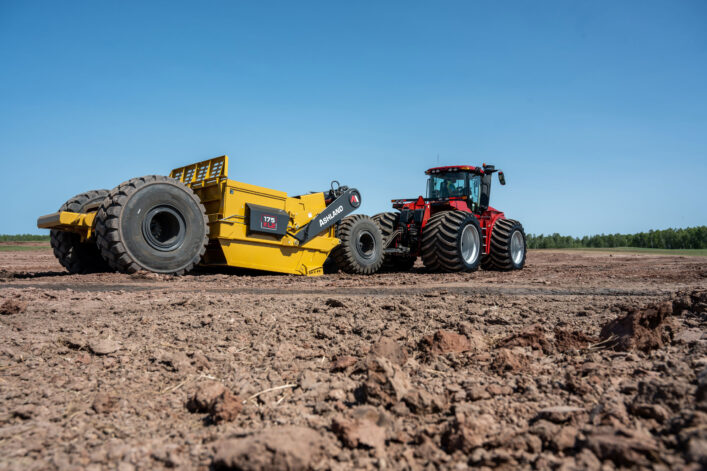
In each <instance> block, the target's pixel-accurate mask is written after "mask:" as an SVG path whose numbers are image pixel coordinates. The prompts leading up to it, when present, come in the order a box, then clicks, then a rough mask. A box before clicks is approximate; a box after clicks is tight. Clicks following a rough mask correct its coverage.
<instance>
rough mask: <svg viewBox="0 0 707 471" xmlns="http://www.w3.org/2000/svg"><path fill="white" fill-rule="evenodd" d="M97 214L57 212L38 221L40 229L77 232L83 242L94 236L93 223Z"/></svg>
mask: <svg viewBox="0 0 707 471" xmlns="http://www.w3.org/2000/svg"><path fill="white" fill-rule="evenodd" d="M95 217H96V213H95V211H94V212H91V213H72V212H70V211H57V212H56V213H52V214H47V215H46V216H42V217H40V218H39V219H38V220H37V227H38V228H40V229H57V230H60V231H66V232H75V233H77V234H79V235H80V236H81V240H86V239H90V238H91V236H92V235H93V221H94V219H95Z"/></svg>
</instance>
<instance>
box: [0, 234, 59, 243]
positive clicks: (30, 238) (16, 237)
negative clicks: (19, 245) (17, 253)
mask: <svg viewBox="0 0 707 471" xmlns="http://www.w3.org/2000/svg"><path fill="white" fill-rule="evenodd" d="M48 240H49V236H48V235H37V234H0V242H45V241H48Z"/></svg>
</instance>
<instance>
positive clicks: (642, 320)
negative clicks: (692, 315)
mask: <svg viewBox="0 0 707 471" xmlns="http://www.w3.org/2000/svg"><path fill="white" fill-rule="evenodd" d="M619 309H620V310H621V311H622V314H620V317H618V318H616V319H614V320H612V321H609V322H608V323H606V324H605V325H604V326H603V327H602V329H601V332H600V334H599V338H601V339H602V341H605V342H606V343H607V345H608V346H610V347H611V348H613V349H614V350H617V351H630V350H641V351H649V350H654V349H656V348H661V347H663V345H665V344H666V343H668V342H670V339H671V338H672V333H673V330H674V327H673V325H672V323H671V322H670V320H669V319H668V316H671V315H672V314H673V303H672V302H670V301H666V302H664V303H661V304H654V305H651V306H648V307H646V308H635V307H633V308H627V307H623V306H622V307H619Z"/></svg>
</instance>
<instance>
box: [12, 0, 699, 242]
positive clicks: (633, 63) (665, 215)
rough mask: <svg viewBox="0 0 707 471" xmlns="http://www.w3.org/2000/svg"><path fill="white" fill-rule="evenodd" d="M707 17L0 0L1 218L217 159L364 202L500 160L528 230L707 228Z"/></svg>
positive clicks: (645, 6)
mask: <svg viewBox="0 0 707 471" xmlns="http://www.w3.org/2000/svg"><path fill="white" fill-rule="evenodd" d="M706 26H707V2H704V1H701V0H697V1H668V0H666V1H635V2H634V1H618V2H617V1H569V2H568V1H537V2H535V1H534V2H531V1H518V2H515V1H506V2H503V1H501V2H492V1H487V2H471V1H462V2H452V1H440V2H408V1H405V2H392V1H390V2H386V1H382V2H373V1H370V2H358V1H356V2H331V1H323V2H307V1H303V2H269V1H262V2H245V1H243V2H236V1H229V2H215V1H211V2H176V1H164V2H156V1H155V2H147V1H141V2H128V1H121V2H78V1H73V2H49V1H47V2H39V1H26V2H25V1H6V0H0V163H2V168H3V169H4V178H3V183H2V185H1V186H0V197H1V198H2V201H4V202H5V204H2V205H0V233H25V232H29V233H41V232H42V231H40V230H38V229H36V226H35V224H36V218H37V217H38V216H40V215H42V214H46V213H49V212H53V211H55V210H56V209H57V208H58V207H59V206H60V205H61V204H62V203H63V202H64V201H65V200H66V199H68V198H69V197H71V196H72V195H74V194H77V193H80V192H83V191H85V190H90V189H95V188H108V189H110V188H112V187H114V186H115V185H117V184H118V183H120V182H122V181H124V180H127V179H129V178H131V177H136V176H141V175H146V174H167V173H169V170H170V169H171V168H173V167H177V166H180V165H183V164H187V163H190V162H194V161H198V160H203V159H206V158H209V157H214V156H217V155H221V154H228V155H229V157H230V171H229V175H230V177H231V178H232V179H234V180H238V181H244V182H248V183H253V184H257V185H262V186H267V187H271V188H275V189H278V190H283V191H287V192H288V193H290V194H298V193H304V192H308V191H315V190H324V189H326V188H328V186H329V181H330V180H332V179H337V180H339V181H341V182H342V183H344V184H347V185H349V186H355V187H357V188H358V189H359V190H361V192H362V194H363V200H364V205H363V208H362V211H363V212H364V213H368V214H374V213H376V212H380V211H384V210H387V209H388V208H389V207H390V199H392V198H401V197H415V196H417V195H418V194H420V193H422V192H424V187H425V176H424V173H423V172H424V170H425V169H427V168H429V167H432V166H436V165H438V164H439V165H451V164H472V165H473V164H480V163H482V162H488V163H494V164H496V165H497V166H499V167H501V168H502V169H503V170H504V171H505V173H506V176H507V180H508V185H507V186H505V187H501V186H499V185H497V184H496V185H495V186H494V189H493V191H492V195H491V199H492V205H493V206H495V207H497V208H498V209H501V210H503V211H505V212H506V215H507V216H508V217H512V218H515V219H519V220H520V221H521V222H523V224H524V225H525V227H526V230H527V231H528V232H532V233H552V232H560V233H563V234H571V235H584V234H594V233H602V232H604V233H608V232H636V231H643V230H648V229H661V228H666V227H686V226H694V225H702V224H707V209H705V205H706V203H707V197H706V196H705V195H706V194H707V192H706V191H705V176H706V175H707V27H706ZM494 183H497V180H494Z"/></svg>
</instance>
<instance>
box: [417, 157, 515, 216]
mask: <svg viewBox="0 0 707 471" xmlns="http://www.w3.org/2000/svg"><path fill="white" fill-rule="evenodd" d="M494 172H497V170H496V169H495V167H494V166H493V165H486V164H484V165H483V166H482V167H472V166H470V165H461V166H454V167H435V168H431V169H429V170H427V171H426V172H425V174H426V175H429V176H430V177H429V179H428V180H427V198H426V200H428V201H454V200H463V201H466V204H467V206H468V208H469V210H470V211H471V212H474V213H481V212H483V211H485V210H486V209H487V208H488V205H489V199H490V196H491V175H492V174H493V173H494ZM498 179H499V181H500V182H501V184H502V185H505V183H506V182H505V178H504V176H503V172H499V173H498Z"/></svg>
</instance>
